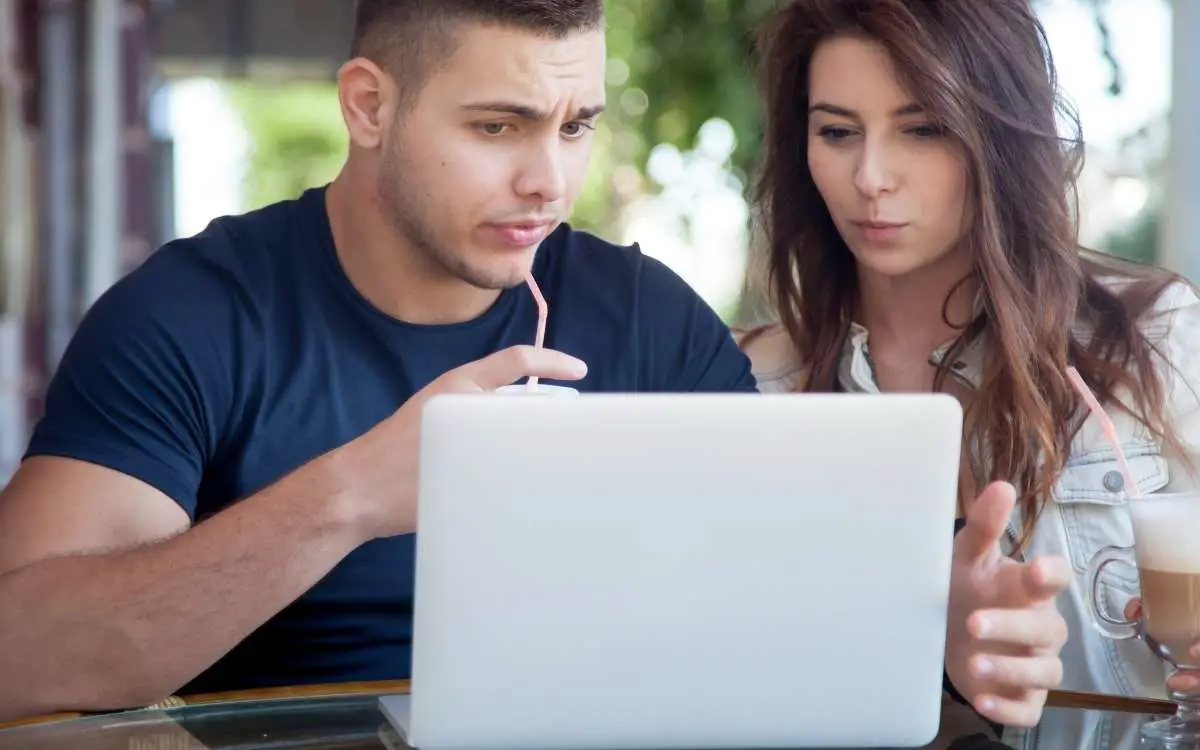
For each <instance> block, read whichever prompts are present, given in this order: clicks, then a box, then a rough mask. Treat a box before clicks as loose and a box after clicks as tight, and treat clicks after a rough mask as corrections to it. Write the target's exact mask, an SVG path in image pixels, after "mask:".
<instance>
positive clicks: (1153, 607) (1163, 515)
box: [1130, 496, 1200, 666]
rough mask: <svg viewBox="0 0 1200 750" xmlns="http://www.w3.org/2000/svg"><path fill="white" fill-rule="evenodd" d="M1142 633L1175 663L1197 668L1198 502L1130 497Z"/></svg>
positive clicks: (1199, 621)
mask: <svg viewBox="0 0 1200 750" xmlns="http://www.w3.org/2000/svg"><path fill="white" fill-rule="evenodd" d="M1130 512H1131V513H1132V515H1133V523H1134V537H1135V538H1136V540H1137V542H1136V549H1137V562H1138V574H1139V575H1140V577H1141V580H1142V606H1143V617H1144V621H1143V622H1144V627H1145V630H1146V636H1147V638H1148V640H1150V641H1151V645H1152V646H1153V647H1154V648H1155V649H1156V650H1158V651H1159V652H1160V655H1161V656H1162V657H1163V658H1164V659H1167V660H1168V661H1170V662H1171V663H1172V664H1174V665H1175V666H1200V658H1197V657H1194V656H1190V655H1189V651H1190V650H1191V649H1192V648H1193V647H1194V646H1196V645H1198V644H1200V501H1198V499H1197V498H1196V497H1194V496H1181V497H1177V498H1172V499H1170V500H1157V499H1156V500H1153V501H1150V502H1139V501H1138V500H1137V499H1134V500H1131V501H1130Z"/></svg>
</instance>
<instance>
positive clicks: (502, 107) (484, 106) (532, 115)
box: [462, 101, 604, 122]
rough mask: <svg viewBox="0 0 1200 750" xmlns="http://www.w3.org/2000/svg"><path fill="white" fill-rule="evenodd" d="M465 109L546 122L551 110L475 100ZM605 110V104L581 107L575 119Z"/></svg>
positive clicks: (512, 103)
mask: <svg viewBox="0 0 1200 750" xmlns="http://www.w3.org/2000/svg"><path fill="white" fill-rule="evenodd" d="M462 108H463V109H465V110H468V111H470V112H499V113H503V114H509V115H515V116H517V117H520V118H521V119H522V120H530V121H532V122H545V121H547V120H549V119H550V117H551V115H550V113H549V112H546V111H544V110H540V109H538V108H536V107H530V106H528V105H525V104H516V103H514V102H502V101H496V102H475V103H471V104H464V105H463V107H462ZM603 111H604V105H603V104H597V105H595V106H591V107H581V108H580V110H579V112H578V113H576V115H575V117H574V118H573V119H577V120H590V119H591V118H593V117H595V116H597V115H599V114H600V113H601V112H603Z"/></svg>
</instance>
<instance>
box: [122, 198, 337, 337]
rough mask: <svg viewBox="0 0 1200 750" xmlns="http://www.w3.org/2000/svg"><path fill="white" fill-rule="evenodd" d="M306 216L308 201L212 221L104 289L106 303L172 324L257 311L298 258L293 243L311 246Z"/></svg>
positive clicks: (168, 243) (275, 204)
mask: <svg viewBox="0 0 1200 750" xmlns="http://www.w3.org/2000/svg"><path fill="white" fill-rule="evenodd" d="M309 211H311V197H310V196H307V195H306V196H304V197H301V198H298V199H293V200H287V201H281V202H278V203H273V204H270V205H268V206H264V207H262V208H258V209H255V210H253V211H248V212H246V213H242V214H236V215H227V216H219V217H216V218H214V219H213V220H212V221H210V222H209V223H208V225H207V226H206V227H205V228H204V229H203V230H201V231H200V232H197V233H196V234H193V235H190V236H187V237H180V238H176V239H173V240H171V241H169V242H167V243H166V244H164V245H163V246H162V247H160V248H159V249H158V250H156V251H155V252H154V253H152V254H151V255H150V257H149V258H147V259H146V260H145V261H144V262H143V263H142V264H140V265H139V266H138V267H137V268H135V269H133V270H132V271H131V272H130V273H129V274H127V275H126V276H125V277H124V278H122V279H121V280H119V281H118V282H117V283H116V284H114V285H113V287H112V288H111V289H109V290H108V292H107V293H106V294H105V298H107V299H106V300H105V301H106V303H107V304H108V305H109V306H114V305H115V306H119V307H125V306H135V307H137V308H139V309H141V310H142V312H143V313H146V312H149V313H152V314H157V313H159V312H162V314H164V315H168V316H176V317H178V316H185V317H186V316H190V315H192V314H194V313H199V312H200V311H201V310H204V311H206V316H211V315H214V314H217V313H218V312H219V311H220V310H222V309H229V308H230V307H231V306H240V307H245V306H247V305H251V306H254V305H257V304H258V303H259V301H260V300H262V299H264V298H265V297H266V296H267V295H269V294H271V292H272V290H273V288H274V286H275V284H276V283H277V281H278V279H279V277H280V275H281V271H282V269H285V268H287V267H288V266H289V264H290V263H293V262H294V261H295V260H296V256H297V255H298V252H300V251H302V249H301V248H298V247H297V246H296V245H297V243H298V242H301V243H311V242H312V241H313V239H312V232H310V231H306V229H305V226H304V225H305V221H304V220H305V218H306V213H307V212H309Z"/></svg>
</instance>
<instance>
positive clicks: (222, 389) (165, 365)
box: [26, 250, 235, 520]
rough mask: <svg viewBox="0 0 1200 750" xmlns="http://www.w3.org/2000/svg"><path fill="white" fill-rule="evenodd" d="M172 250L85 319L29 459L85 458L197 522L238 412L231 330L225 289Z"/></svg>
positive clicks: (54, 383) (50, 392)
mask: <svg viewBox="0 0 1200 750" xmlns="http://www.w3.org/2000/svg"><path fill="white" fill-rule="evenodd" d="M160 252H164V251H160ZM174 253H175V254H174V255H173V256H172V257H151V259H150V260H149V261H147V263H146V264H145V265H143V266H142V267H140V268H138V269H136V270H135V271H133V272H132V273H131V274H130V275H129V276H126V277H125V278H124V279H122V280H120V281H119V282H117V284H115V285H114V286H113V287H112V288H110V289H109V290H108V291H107V292H106V293H105V294H104V295H102V296H101V298H100V299H99V300H98V301H97V302H96V303H95V304H94V305H93V306H92V307H91V308H90V310H89V311H88V312H87V314H86V315H85V316H84V318H83V320H82V321H81V323H80V325H79V327H78V329H77V330H76V332H75V335H74V336H73V338H72V339H71V342H70V344H69V345H68V347H67V349H66V351H65V353H64V355H63V357H62V360H61V361H60V362H59V364H58V367H57V369H56V370H55V373H54V376H53V378H52V379H51V382H50V384H49V387H48V389H47V393H46V400H45V410H44V413H43V415H42V417H41V419H40V420H39V421H38V423H37V424H36V426H35V427H34V430H33V433H32V436H31V438H30V443H29V446H28V449H27V451H26V456H27V457H28V456H38V455H41V456H59V457H66V458H73V459H78V460H81V461H86V462H88V463H92V464H98V465H101V466H104V467H107V468H110V469H113V470H115V471H118V472H121V473H122V474H126V475H128V476H131V477H134V478H136V479H140V480H141V481H143V482H146V483H147V484H149V485H151V486H152V487H155V488H157V489H158V490H160V491H161V492H163V493H164V494H166V495H167V496H168V497H170V498H171V499H173V500H174V501H175V502H177V503H178V504H179V505H180V506H181V507H182V508H183V509H184V510H185V511H187V513H188V515H189V517H191V518H192V519H193V520H194V519H195V512H196V498H197V492H198V489H199V486H200V482H201V478H202V476H203V474H204V469H205V466H206V464H207V463H208V462H209V461H210V460H212V458H213V456H214V453H215V452H216V450H217V446H218V444H219V442H220V432H221V425H222V424H223V423H224V421H225V420H226V419H227V418H228V414H229V412H230V404H231V392H232V389H231V387H230V385H229V383H230V382H231V377H230V372H231V371H230V369H229V368H230V367H231V366H232V360H233V356H232V343H233V340H234V338H235V337H234V336H232V335H231V330H230V329H231V325H232V320H231V318H230V315H229V311H230V307H231V301H230V294H229V292H228V290H227V289H225V285H224V284H222V283H221V282H220V281H219V279H218V278H217V277H215V276H213V275H211V274H206V273H205V272H204V270H203V268H202V266H200V265H198V264H196V263H195V262H194V261H192V260H190V259H188V258H187V257H186V255H185V254H184V253H182V252H180V251H178V250H176V251H174Z"/></svg>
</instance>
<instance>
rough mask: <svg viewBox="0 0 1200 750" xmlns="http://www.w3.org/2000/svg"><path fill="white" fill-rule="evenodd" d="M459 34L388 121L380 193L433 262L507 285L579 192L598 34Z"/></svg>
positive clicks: (492, 30)
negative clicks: (412, 96)
mask: <svg viewBox="0 0 1200 750" xmlns="http://www.w3.org/2000/svg"><path fill="white" fill-rule="evenodd" d="M454 33H455V35H456V37H455V41H456V47H455V50H454V52H453V54H452V55H451V56H450V57H448V58H447V59H446V60H444V61H443V63H444V64H443V65H441V66H436V67H435V68H434V72H433V73H432V74H431V77H430V78H428V79H427V80H426V81H425V82H424V86H423V88H422V89H421V91H420V93H419V94H418V95H417V97H416V99H415V101H413V102H410V103H409V106H408V107H406V108H404V109H403V110H402V111H398V112H395V113H394V114H393V117H392V118H389V119H388V120H387V121H386V122H387V123H388V125H387V126H386V127H385V128H384V132H382V133H381V134H380V137H381V143H380V152H379V164H378V183H379V184H378V195H379V199H380V201H381V205H382V209H383V212H384V214H385V215H386V216H387V218H388V219H389V220H390V222H391V223H392V225H393V226H394V227H395V229H396V230H397V232H398V233H399V234H400V236H402V237H403V238H404V239H405V240H407V242H408V243H409V244H410V245H411V247H412V248H413V249H414V250H415V251H416V252H418V253H421V254H423V255H424V256H426V258H427V259H428V260H431V261H432V262H433V264H434V267H435V268H437V269H439V270H440V271H444V272H445V273H446V274H447V275H448V276H450V277H453V278H457V279H459V280H461V281H465V282H467V283H468V284H471V285H473V286H475V287H479V288H482V289H501V288H507V287H511V286H515V285H517V284H519V283H521V282H522V280H523V279H524V276H525V274H526V272H527V271H528V270H529V268H530V266H531V265H532V262H533V255H534V252H535V250H536V249H537V246H538V245H539V244H540V243H541V241H542V240H543V239H544V238H545V237H546V235H547V234H549V233H550V232H551V231H553V229H554V228H555V227H556V226H557V225H558V224H559V223H560V222H561V221H563V219H564V218H565V217H566V216H567V214H568V213H569V212H570V210H571V207H572V205H573V204H574V202H575V199H576V197H577V196H578V195H579V190H580V188H581V186H582V184H583V181H584V176H585V173H586V171H587V166H588V158H589V156H590V154H591V148H592V141H593V137H594V134H593V129H594V123H595V118H596V116H597V115H598V114H599V112H600V110H601V109H603V106H604V71H605V64H606V60H605V45H604V33H603V31H602V30H596V31H586V32H577V33H573V34H571V35H569V36H567V37H565V38H563V39H552V38H547V37H542V36H538V35H535V34H533V33H530V32H526V31H520V30H514V29H508V28H503V27H498V26H490V25H483V24H469V23H468V24H463V25H462V26H461V27H460V28H459V29H458V30H456V31H455V32H454Z"/></svg>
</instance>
